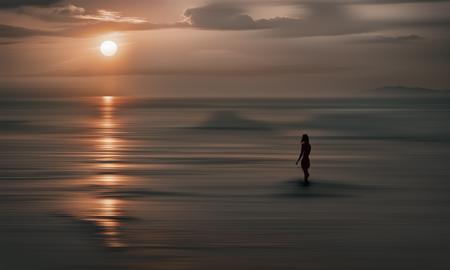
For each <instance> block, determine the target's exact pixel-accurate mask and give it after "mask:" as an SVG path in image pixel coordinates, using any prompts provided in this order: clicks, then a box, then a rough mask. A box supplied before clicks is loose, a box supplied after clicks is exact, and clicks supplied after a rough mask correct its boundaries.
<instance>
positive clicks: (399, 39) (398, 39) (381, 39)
mask: <svg viewBox="0 0 450 270" xmlns="http://www.w3.org/2000/svg"><path fill="white" fill-rule="evenodd" d="M421 39H423V37H421V36H418V35H414V34H411V35H404V36H381V35H379V36H372V37H367V38H362V39H360V40H359V41H358V42H360V43H391V44H404V43H406V42H412V41H418V40H421Z"/></svg>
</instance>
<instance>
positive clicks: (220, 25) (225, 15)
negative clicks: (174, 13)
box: [183, 4, 258, 30]
mask: <svg viewBox="0 0 450 270" xmlns="http://www.w3.org/2000/svg"><path fill="white" fill-rule="evenodd" d="M183 15H184V16H185V17H186V20H187V21H188V22H189V23H190V24H191V25H192V26H194V27H198V28H206V29H222V30H246V29H257V28H258V26H257V24H256V22H255V21H254V20H253V18H252V17H250V16H249V15H247V14H245V13H244V10H243V9H241V8H240V7H236V6H232V5H230V4H210V5H206V6H201V7H194V8H188V9H186V10H185V11H184V14H183Z"/></svg>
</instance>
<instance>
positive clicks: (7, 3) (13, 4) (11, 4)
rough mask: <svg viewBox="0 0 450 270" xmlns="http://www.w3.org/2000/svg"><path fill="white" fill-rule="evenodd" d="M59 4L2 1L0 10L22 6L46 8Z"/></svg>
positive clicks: (54, 0) (51, 0) (53, 1)
mask: <svg viewBox="0 0 450 270" xmlns="http://www.w3.org/2000/svg"><path fill="white" fill-rule="evenodd" d="M58 2H61V0H2V1H0V8H18V7H23V6H38V7H48V6H51V5H54V4H57V3H58Z"/></svg>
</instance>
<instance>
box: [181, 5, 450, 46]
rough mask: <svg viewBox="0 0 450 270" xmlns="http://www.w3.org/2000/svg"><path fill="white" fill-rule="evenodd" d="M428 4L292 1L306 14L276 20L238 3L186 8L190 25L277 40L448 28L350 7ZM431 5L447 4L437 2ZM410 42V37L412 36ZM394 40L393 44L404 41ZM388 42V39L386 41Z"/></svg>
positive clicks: (438, 22)
mask: <svg viewBox="0 0 450 270" xmlns="http://www.w3.org/2000/svg"><path fill="white" fill-rule="evenodd" d="M413 2H414V3H415V2H428V1H418V0H417V1H414V0H404V1H402V0H394V1H387V0H386V1H381V2H380V1H351V0H349V1H342V2H337V1H292V2H289V3H290V4H298V5H299V6H301V7H302V8H304V9H305V10H306V11H307V12H306V15H303V16H299V17H273V18H265V19H254V18H252V17H251V16H250V15H249V14H247V13H246V10H245V9H244V8H242V7H241V6H240V5H239V4H236V3H227V4H210V5H206V6H200V7H194V8H189V9H186V10H185V12H184V16H185V17H186V21H187V22H189V23H190V25H191V26H193V27H196V28H202V29H210V30H262V29H265V30H267V31H266V32H268V33H269V34H270V35H272V36H278V37H311V36H334V35H349V34H362V33H370V32H374V31H380V30H389V29H396V28H402V27H448V26H449V25H450V19H443V18H442V17H441V18H432V19H424V18H422V19H410V20H398V19H397V18H391V19H385V20H373V19H372V20H371V19H366V18H363V17H361V16H358V14H356V13H355V11H354V10H352V7H351V6H350V5H349V4H355V3H358V4H380V3H384V4H388V3H389V4H395V3H397V4H399V3H413ZM431 2H448V1H447V0H446V1H444V0H435V1H431ZM412 38H414V37H412ZM410 39H411V37H410ZM401 40H402V38H400V39H399V40H395V38H394V39H393V40H391V41H392V42H395V41H401ZM385 42H388V40H385Z"/></svg>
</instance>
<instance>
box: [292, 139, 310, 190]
mask: <svg viewBox="0 0 450 270" xmlns="http://www.w3.org/2000/svg"><path fill="white" fill-rule="evenodd" d="M301 144H302V148H301V150H300V155H299V156H298V159H297V162H295V164H296V165H298V162H299V161H300V159H301V160H302V161H301V163H300V164H301V166H302V169H303V173H304V175H305V185H308V184H309V181H308V177H309V172H308V169H309V166H310V163H309V154H310V153H311V145H310V144H309V137H308V134H303V136H302V140H301Z"/></svg>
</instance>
